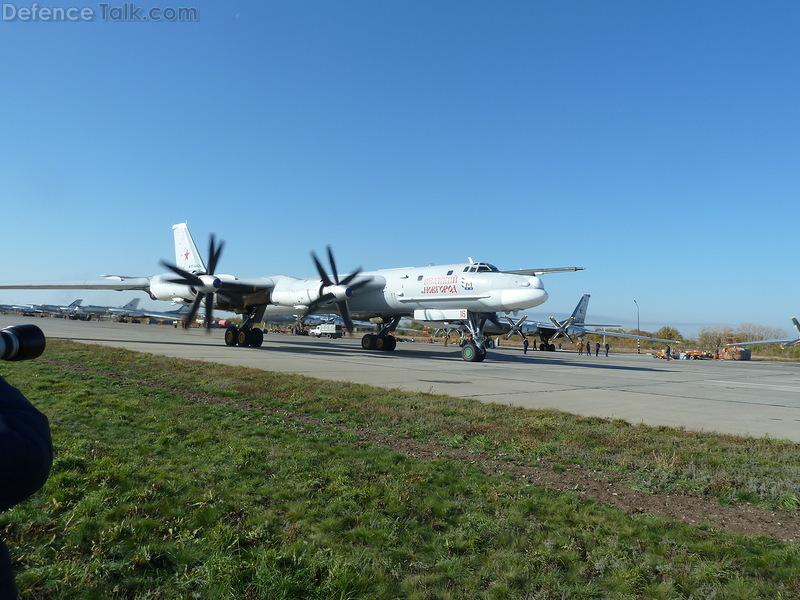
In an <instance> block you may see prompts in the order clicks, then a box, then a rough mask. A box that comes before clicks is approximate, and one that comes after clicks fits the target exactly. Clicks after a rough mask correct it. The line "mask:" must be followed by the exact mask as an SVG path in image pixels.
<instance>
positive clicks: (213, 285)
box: [161, 233, 225, 330]
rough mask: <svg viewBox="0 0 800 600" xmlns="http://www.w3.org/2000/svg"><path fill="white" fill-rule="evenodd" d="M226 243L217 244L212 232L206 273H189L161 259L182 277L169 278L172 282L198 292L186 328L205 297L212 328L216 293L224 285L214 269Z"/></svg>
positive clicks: (184, 326)
mask: <svg viewBox="0 0 800 600" xmlns="http://www.w3.org/2000/svg"><path fill="white" fill-rule="evenodd" d="M224 245H225V242H224V241H221V242H220V243H219V246H217V245H216V242H215V238H214V234H213V233H212V234H211V237H210V241H209V244H208V272H207V273H204V274H200V275H196V274H194V273H189V272H188V271H184V270H183V269H181V268H180V267H177V266H175V265H171V264H169V263H168V262H165V261H163V260H162V261H161V264H162V265H163V266H165V267H167V268H168V269H169V270H170V271H172V272H173V273H176V274H177V275H178V276H179V277H180V278H179V279H171V280H169V281H170V283H181V284H184V285H188V286H190V287H192V288H194V290H195V292H197V296H196V297H195V299H194V302H193V303H192V308H191V309H190V310H189V314H188V315H186V318H185V319H184V321H183V328H184V329H187V328H188V327H189V326H190V325H191V323H192V322H193V321H194V318H195V316H196V315H197V311H198V309H199V308H200V304H201V303H202V302H203V299H205V302H206V316H205V325H206V330H210V329H211V324H212V322H213V320H214V294H215V293H216V292H217V291H218V290H219V289H220V287H222V282H221V281H220V280H219V278H218V277H215V276H214V271H216V269H217V263H218V262H219V257H220V254H222V247H223V246H224Z"/></svg>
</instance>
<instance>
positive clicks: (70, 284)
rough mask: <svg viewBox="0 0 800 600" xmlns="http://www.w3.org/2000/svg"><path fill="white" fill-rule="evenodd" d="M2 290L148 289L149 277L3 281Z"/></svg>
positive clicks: (0, 287) (0, 286)
mask: <svg viewBox="0 0 800 600" xmlns="http://www.w3.org/2000/svg"><path fill="white" fill-rule="evenodd" d="M0 289H2V290H116V291H120V292H121V291H125V290H144V291H147V290H148V289H150V278H149V277H119V276H109V277H105V278H103V279H87V280H84V281H5V282H2V283H0Z"/></svg>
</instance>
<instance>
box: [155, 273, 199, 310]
mask: <svg viewBox="0 0 800 600" xmlns="http://www.w3.org/2000/svg"><path fill="white" fill-rule="evenodd" d="M150 297H151V298H152V299H153V300H165V301H167V302H180V303H182V304H191V303H192V302H194V299H195V298H196V297H197V290H196V289H195V288H193V287H191V286H188V285H186V284H183V283H173V282H171V281H167V280H166V279H165V278H164V277H162V276H158V277H153V279H152V280H151V281H150Z"/></svg>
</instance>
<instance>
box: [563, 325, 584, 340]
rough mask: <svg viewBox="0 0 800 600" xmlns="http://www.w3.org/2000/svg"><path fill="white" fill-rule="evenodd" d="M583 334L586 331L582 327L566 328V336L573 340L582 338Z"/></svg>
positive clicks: (571, 326) (572, 326)
mask: <svg viewBox="0 0 800 600" xmlns="http://www.w3.org/2000/svg"><path fill="white" fill-rule="evenodd" d="M585 333H586V330H585V329H584V328H583V327H578V326H576V325H570V326H569V327H567V335H568V336H569V337H571V338H572V339H573V340H574V339H577V338H579V337H581V336H583V335H584V334H585Z"/></svg>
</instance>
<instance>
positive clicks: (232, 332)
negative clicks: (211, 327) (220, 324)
mask: <svg viewBox="0 0 800 600" xmlns="http://www.w3.org/2000/svg"><path fill="white" fill-rule="evenodd" d="M264 310H265V307H264V305H256V306H255V307H254V308H252V309H248V310H247V313H246V314H245V317H244V320H243V321H242V324H241V325H240V326H239V327H236V325H231V326H230V327H228V328H227V329H226V330H225V344H226V345H228V346H241V347H243V348H246V347H250V348H260V347H261V345H262V344H263V343H264V332H263V331H262V330H260V329H258V328H257V327H253V323H257V322H259V321H260V320H261V319H262V318H264Z"/></svg>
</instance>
